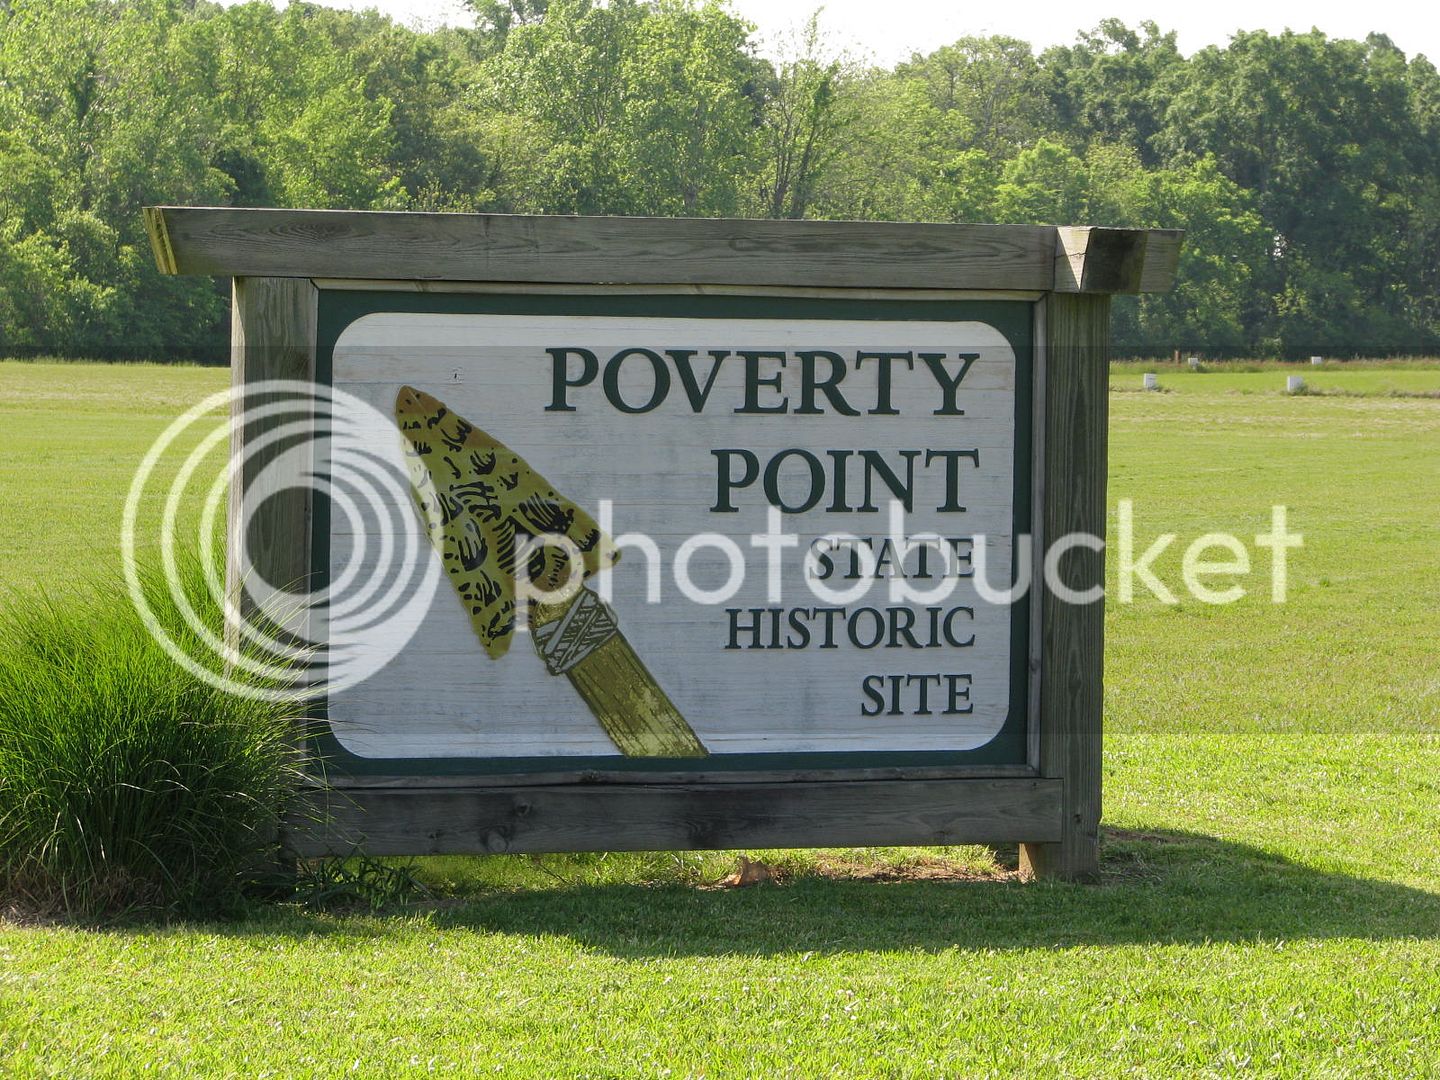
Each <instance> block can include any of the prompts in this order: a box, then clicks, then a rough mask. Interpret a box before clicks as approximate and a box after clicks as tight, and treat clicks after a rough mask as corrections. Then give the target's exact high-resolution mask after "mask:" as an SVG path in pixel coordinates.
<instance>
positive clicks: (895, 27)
mask: <svg viewBox="0 0 1440 1080" xmlns="http://www.w3.org/2000/svg"><path fill="white" fill-rule="evenodd" d="M277 2H283V0H277ZM322 2H325V3H329V4H332V5H333V6H336V7H353V8H361V7H378V8H379V9H380V10H381V11H383V12H385V13H386V14H388V15H390V16H392V17H394V18H396V19H398V20H400V21H402V22H407V23H410V22H416V23H418V24H419V25H422V26H433V25H436V24H438V23H453V24H463V23H465V22H467V21H468V19H469V16H468V14H467V13H466V9H465V8H464V6H463V5H462V4H461V3H459V2H458V0H322ZM819 6H821V4H820V3H819V0H732V2H731V7H732V9H733V10H734V11H736V12H737V13H738V14H740V15H741V16H743V17H744V18H746V19H748V20H749V21H750V22H752V23H754V24H755V25H756V26H757V27H758V28H759V31H760V35H761V38H762V42H764V43H768V42H771V41H774V40H776V39H782V40H783V39H784V38H785V37H786V36H788V34H789V32H790V31H792V30H793V29H794V28H796V27H798V26H800V25H801V24H803V23H804V22H805V20H806V19H807V18H808V17H809V15H810V13H811V12H812V11H814V10H815V8H816V7H819ZM823 6H824V12H823V14H822V15H821V26H822V27H823V28H825V29H826V30H827V32H828V34H829V36H830V37H831V39H832V40H833V41H834V43H835V44H836V45H838V46H843V47H844V48H846V49H848V50H849V51H851V52H856V53H860V54H862V55H865V54H868V55H869V56H871V57H873V59H875V60H876V61H879V62H881V63H884V64H887V65H888V64H892V63H894V62H895V61H897V60H902V59H905V58H907V57H908V56H909V55H910V53H911V52H912V51H916V50H919V51H922V52H928V51H930V50H932V49H934V48H936V47H937V46H940V45H944V44H946V43H948V42H951V41H954V40H955V39H956V38H958V37H962V36H964V35H966V34H1007V35H1009V36H1011V37H1018V38H1020V39H1022V40H1024V41H1028V42H1030V43H1031V44H1032V45H1034V46H1035V48H1036V51H1039V50H1040V49H1042V48H1044V47H1045V46H1047V45H1064V44H1069V43H1070V42H1072V41H1073V40H1074V37H1075V33H1076V31H1077V30H1081V29H1088V28H1090V27H1093V26H1094V25H1095V24H1096V23H1098V22H1099V21H1100V20H1101V19H1103V18H1106V17H1109V16H1114V17H1116V18H1119V19H1121V20H1123V21H1124V22H1126V23H1128V24H1129V25H1131V26H1135V25H1137V24H1138V23H1140V22H1141V21H1142V20H1144V19H1146V18H1151V19H1154V20H1155V21H1156V22H1157V23H1159V24H1160V28H1161V29H1162V30H1174V31H1176V32H1177V34H1178V37H1179V43H1180V49H1181V51H1182V52H1184V53H1186V54H1187V55H1188V54H1190V53H1192V52H1194V51H1195V50H1196V49H1200V48H1203V47H1205V46H1206V45H1219V44H1224V43H1225V42H1226V41H1227V40H1228V39H1229V37H1230V35H1231V34H1233V33H1234V32H1235V31H1236V30H1239V29H1245V30H1258V29H1264V30H1271V31H1277V32H1278V31H1280V30H1284V29H1286V28H1287V27H1288V28H1290V29H1292V30H1309V29H1310V28H1311V27H1317V28H1319V29H1320V30H1323V31H1324V32H1325V33H1326V34H1328V35H1329V36H1331V37H1343V38H1356V39H1363V38H1364V37H1365V35H1366V34H1367V33H1369V32H1371V31H1372V30H1377V31H1379V32H1381V33H1383V34H1388V35H1389V36H1390V39H1391V40H1392V41H1394V42H1395V44H1396V45H1398V46H1399V47H1400V48H1401V49H1403V50H1405V52H1406V53H1407V54H1410V55H1412V56H1413V55H1414V54H1415V53H1424V54H1425V55H1426V56H1428V57H1429V58H1430V59H1431V60H1434V61H1436V62H1437V63H1440V4H1436V3H1435V2H1434V0H1369V2H1368V3H1364V4H1357V3H1355V2H1354V0H1270V2H1267V3H1261V2H1258V0H1251V2H1245V0H1206V2H1204V3H1193V2H1192V3H1182V4H1160V3H1157V2H1156V0H1105V2H1103V3H1096V2H1094V0H1078V2H1077V0H1068V2H1066V0H1030V2H1028V3H1022V2H1017V0H1000V2H995V0H989V2H982V0H977V2H973V3H963V2H960V0H828V2H826V3H824V5H823ZM1426 11H1428V12H1429V14H1428V15H1427V14H1425V12H1426ZM765 51H766V52H772V51H773V49H770V48H766V49H765Z"/></svg>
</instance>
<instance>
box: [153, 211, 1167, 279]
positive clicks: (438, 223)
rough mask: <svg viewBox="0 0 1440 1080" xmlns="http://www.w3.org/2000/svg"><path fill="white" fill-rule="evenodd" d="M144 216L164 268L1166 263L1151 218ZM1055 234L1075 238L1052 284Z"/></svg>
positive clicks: (543, 272) (831, 271) (678, 271)
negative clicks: (1109, 221) (1154, 245)
mask: <svg viewBox="0 0 1440 1080" xmlns="http://www.w3.org/2000/svg"><path fill="white" fill-rule="evenodd" d="M145 222H146V227H147V230H148V231H149V234H150V239H151V246H152V248H153V249H154V252H155V261H156V265H157V266H158V267H159V268H160V270H161V272H162V273H166V274H213V275H220V274H232V275H238V276H285V277H321V278H336V279H347V280H357V281H361V280H378V279H384V280H395V279H408V280H411V281H419V282H425V281H471V282H501V281H503V282H513V283H545V282H553V283H573V284H589V285H599V284H614V285H627V284H631V285H667V284H668V285H677V284H694V285H716V286H724V285H748V286H786V287H799V288H847V289H848V288H874V287H876V286H884V287H886V288H893V289H931V290H934V289H979V290H1033V291H1038V292H1046V291H1049V290H1050V289H1051V288H1062V289H1065V290H1067V291H1081V292H1097V291H1098V292H1134V291H1136V290H1137V289H1142V288H1145V289H1155V290H1157V291H1158V290H1160V289H1163V288H1167V287H1168V282H1169V278H1170V277H1171V276H1173V273H1174V268H1173V265H1171V266H1169V268H1168V269H1166V268H1165V266H1162V265H1159V264H1158V263H1157V265H1156V267H1154V268H1151V267H1148V266H1147V265H1146V254H1145V253H1146V250H1147V246H1148V245H1147V237H1148V236H1149V235H1150V234H1151V233H1154V232H1158V231H1163V230H1144V229H1138V230H1137V229H1062V230H1057V229H1056V228H1055V227H1054V226H1052V225H965V224H961V225H941V224H916V223H912V222H884V221H772V220H767V219H759V220H750V219H746V220H741V219H734V218H619V217H529V216H521V215H507V214H420V213H391V212H372V211H348V210H269V209H236V208H209V207H174V206H162V207H148V208H146V210H145ZM1057 233H1064V234H1065V236H1066V239H1065V240H1063V241H1060V240H1057ZM1092 234H1093V235H1092ZM1176 235H1178V234H1176ZM1177 242H1178V241H1177ZM1169 243H1170V242H1169V241H1166V242H1165V243H1164V244H1161V245H1160V247H1161V248H1162V249H1163V250H1164V251H1167V252H1168V251H1169V250H1170V249H1169V248H1167V247H1166V244H1169ZM1057 244H1059V245H1060V247H1061V249H1062V250H1065V251H1067V252H1069V251H1070V249H1071V248H1072V247H1074V248H1076V251H1075V253H1074V254H1073V255H1071V254H1067V255H1066V256H1065V258H1064V259H1062V260H1061V262H1063V263H1064V267H1063V268H1060V269H1061V280H1060V281H1059V282H1057V257H1056V252H1057ZM1172 246H1173V245H1172Z"/></svg>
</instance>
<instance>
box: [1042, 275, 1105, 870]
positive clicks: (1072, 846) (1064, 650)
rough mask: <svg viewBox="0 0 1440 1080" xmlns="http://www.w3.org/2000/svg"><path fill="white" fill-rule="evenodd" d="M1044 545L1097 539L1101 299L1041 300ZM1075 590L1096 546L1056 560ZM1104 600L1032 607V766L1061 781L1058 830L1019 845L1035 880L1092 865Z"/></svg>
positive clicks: (1092, 571) (1082, 586) (1086, 576)
mask: <svg viewBox="0 0 1440 1080" xmlns="http://www.w3.org/2000/svg"><path fill="white" fill-rule="evenodd" d="M1043 302H1044V304H1045V343H1044V349H1045V357H1044V370H1045V390H1044V394H1045V430H1044V438H1043V450H1042V453H1043V457H1044V477H1045V487H1044V496H1043V519H1042V525H1041V529H1042V532H1041V535H1042V536H1043V537H1044V543H1045V546H1046V548H1047V549H1049V548H1052V547H1053V546H1054V545H1055V544H1056V542H1057V541H1059V540H1061V539H1062V538H1064V537H1067V536H1072V535H1074V534H1077V533H1078V534H1083V535H1087V536H1091V537H1099V538H1100V539H1101V540H1102V541H1103V539H1104V537H1105V505H1106V504H1105V484H1106V457H1105V454H1106V445H1107V438H1106V425H1107V422H1108V415H1109V407H1108V401H1109V371H1108V367H1109V343H1110V298H1109V297H1108V296H1103V295H1102V296H1080V295H1067V294H1064V293H1055V294H1053V295H1051V296H1049V297H1048V298H1047V299H1046V300H1045V301H1043ZM1060 573H1061V577H1062V579H1063V580H1064V582H1065V583H1066V584H1067V585H1068V586H1069V588H1070V589H1073V590H1075V591H1076V592H1081V593H1083V592H1085V591H1086V590H1092V589H1094V588H1095V587H1097V586H1099V587H1100V588H1102V589H1103V587H1104V584H1105V556H1104V552H1103V551H1095V550H1091V549H1089V548H1086V547H1075V548H1073V549H1072V550H1071V551H1070V553H1069V554H1068V555H1066V556H1065V557H1064V558H1063V559H1061V561H1060ZM1104 640H1105V605H1104V603H1103V600H1101V599H1096V600H1094V601H1093V602H1089V603H1072V602H1070V601H1069V600H1067V599H1064V598H1062V597H1060V596H1058V595H1056V593H1055V592H1054V590H1052V589H1050V588H1046V589H1045V591H1044V594H1043V596H1042V598H1041V603H1040V695H1039V696H1040V716H1039V737H1040V746H1039V758H1040V760H1039V766H1040V772H1041V775H1042V776H1048V777H1055V778H1058V779H1060V780H1061V782H1062V784H1063V794H1062V809H1061V825H1062V829H1061V835H1060V839H1059V841H1058V842H1055V843H1034V842H1027V843H1025V844H1023V845H1022V846H1021V865H1022V869H1024V870H1026V871H1027V872H1028V873H1030V874H1033V875H1035V876H1038V877H1060V878H1066V879H1080V880H1084V879H1089V878H1093V877H1095V876H1096V875H1097V874H1098V873H1099V869H1100V855H1099V841H1100V764H1101V762H1100V750H1101V746H1100V742H1101V740H1100V733H1101V716H1102V705H1103V700H1104V695H1103V674H1104Z"/></svg>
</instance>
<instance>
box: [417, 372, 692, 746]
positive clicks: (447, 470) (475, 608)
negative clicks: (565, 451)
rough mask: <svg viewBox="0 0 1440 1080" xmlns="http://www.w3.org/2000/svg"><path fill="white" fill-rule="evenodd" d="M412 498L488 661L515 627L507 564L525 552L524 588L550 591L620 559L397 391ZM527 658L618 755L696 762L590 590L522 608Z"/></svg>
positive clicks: (482, 442)
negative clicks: (560, 678) (534, 655)
mask: <svg viewBox="0 0 1440 1080" xmlns="http://www.w3.org/2000/svg"><path fill="white" fill-rule="evenodd" d="M395 422H396V424H397V425H398V426H399V428H400V431H401V433H402V434H403V435H404V436H405V443H406V447H405V449H406V463H407V465H408V466H409V471H410V482H411V490H412V494H413V495H414V496H415V501H416V504H417V506H418V507H419V510H420V514H421V517H422V519H423V520H424V522H425V524H426V528H427V531H428V533H429V535H430V542H431V545H432V546H433V547H434V548H435V550H436V552H437V553H438V554H439V556H440V559H441V562H442V565H443V566H444V568H445V571H446V575H447V577H448V578H449V580H450V584H451V585H452V586H453V587H454V590H455V594H456V596H457V597H458V598H459V600H460V602H461V604H463V605H464V608H465V613H466V615H467V617H468V618H469V621H470V625H471V627H472V628H473V629H474V631H475V634H476V636H477V637H479V639H480V643H481V645H482V646H484V648H485V651H486V652H487V653H488V654H489V655H490V657H491V659H499V658H500V657H501V656H503V655H505V653H506V652H507V651H509V648H510V642H511V639H512V638H513V636H514V632H515V623H516V615H517V609H516V603H517V601H516V590H515V577H516V560H517V558H518V557H519V556H520V555H521V554H522V553H523V552H524V551H525V548H526V541H528V540H531V539H542V538H545V537H553V538H563V539H564V540H565V541H568V543H565V544H561V543H551V544H545V545H544V546H536V547H533V549H532V550H530V551H529V553H528V557H527V560H526V566H525V570H526V572H527V574H528V579H529V581H530V582H531V583H532V585H533V586H534V587H535V588H536V589H538V590H543V591H546V592H556V591H558V590H560V589H561V587H562V586H563V585H564V584H565V583H566V582H568V581H569V580H570V579H571V576H572V571H571V564H572V559H573V558H574V557H575V555H576V554H578V557H579V559H580V570H581V573H582V575H583V576H584V577H589V576H590V575H591V574H594V573H596V572H597V571H599V570H602V569H605V568H606V567H609V566H611V565H613V564H614V563H615V561H616V559H617V558H619V552H618V551H617V550H616V549H615V547H614V546H613V544H612V543H611V541H610V538H609V537H608V536H606V535H605V534H604V533H602V532H601V531H600V527H599V526H598V525H597V524H596V523H595V520H594V519H593V518H592V517H591V516H590V515H589V514H587V513H586V512H585V511H584V510H582V509H581V508H580V507H579V506H577V505H576V504H574V503H573V502H571V501H570V500H569V499H567V498H565V497H564V496H562V495H560V494H559V493H558V492H557V491H556V490H555V489H554V487H553V486H552V485H551V484H550V482H549V481H547V480H546V479H545V478H544V477H543V476H541V475H540V474H539V473H537V472H536V471H535V470H534V469H532V468H531V467H530V466H529V465H528V464H527V463H526V462H525V461H524V460H523V459H522V458H521V457H520V456H519V455H518V454H516V453H515V452H514V451H513V450H511V449H510V448H509V447H507V446H505V445H504V444H503V443H501V442H500V441H499V440H497V439H495V438H494V437H493V436H491V435H488V434H486V433H485V432H484V431H482V430H481V429H480V428H478V427H476V426H475V425H474V424H472V423H470V422H469V421H468V420H466V419H465V418H464V417H462V416H460V415H459V414H457V413H454V412H452V411H451V410H450V409H449V408H447V407H446V406H445V405H444V403H442V402H441V401H439V400H438V399H436V398H434V397H432V396H430V395H429V394H426V393H424V392H423V391H420V390H417V389H415V388H414V387H410V386H405V387H402V388H401V389H400V392H399V393H398V394H397V395H396V398H395ZM526 615H527V618H528V622H529V629H530V634H531V638H532V640H533V641H534V644H535V649H536V651H537V652H538V653H539V654H540V658H541V660H543V661H544V663H545V668H546V670H547V671H548V672H549V673H550V674H551V675H565V676H566V677H567V678H568V679H569V680H570V682H571V684H572V685H573V686H574V687H575V689H576V690H577V691H578V692H579V694H580V696H581V698H583V699H584V701H585V703H586V705H588V706H589V708H590V711H591V713H593V714H594V716H595V719H596V720H598V721H599V722H600V726H601V727H603V728H604V729H605V731H606V733H607V734H608V735H609V736H610V739H611V741H612V742H614V743H615V745H616V747H618V748H619V750H620V752H621V753H623V754H625V755H627V756H630V757H704V756H705V755H706V754H707V753H708V751H707V750H706V749H705V746H704V745H703V744H702V743H701V742H700V740H699V739H698V738H697V737H696V735H695V732H694V731H693V730H692V729H691V727H690V725H689V724H688V723H686V721H685V718H684V717H683V716H681V715H680V711H679V710H678V709H677V708H676V707H675V704H674V702H672V701H671V700H670V698H669V696H668V695H667V694H666V693H665V691H664V690H663V689H662V688H661V686H660V684H659V683H658V682H656V681H655V677H654V676H653V675H652V674H651V673H650V671H649V670H648V669H647V668H646V667H645V665H644V663H643V662H642V661H641V660H640V657H639V656H637V655H636V654H635V650H634V649H632V648H631V647H630V643H629V642H628V641H626V640H625V637H624V635H623V634H622V633H621V632H620V627H619V624H618V623H617V621H616V618H615V613H614V612H613V611H612V610H611V609H610V607H609V605H607V604H606V603H605V602H604V601H603V600H601V599H600V597H598V596H596V595H595V593H594V592H592V591H591V590H590V589H589V588H586V587H584V586H581V587H580V588H579V589H578V590H577V591H576V592H575V594H574V595H573V597H570V598H568V599H566V600H563V601H560V602H555V603H548V602H536V601H531V602H530V609H529V611H527V612H526Z"/></svg>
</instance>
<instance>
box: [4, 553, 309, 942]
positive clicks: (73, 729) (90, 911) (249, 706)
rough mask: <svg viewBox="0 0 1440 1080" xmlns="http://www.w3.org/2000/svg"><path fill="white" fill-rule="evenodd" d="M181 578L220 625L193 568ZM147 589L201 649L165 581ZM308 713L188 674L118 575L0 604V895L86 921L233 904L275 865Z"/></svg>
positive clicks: (184, 637)
mask: <svg viewBox="0 0 1440 1080" xmlns="http://www.w3.org/2000/svg"><path fill="white" fill-rule="evenodd" d="M183 576H184V578H185V582H184V587H185V590H186V592H187V593H188V594H189V595H190V596H191V598H192V602H194V603H195V604H196V607H197V608H198V609H199V612H200V614H201V616H202V618H203V619H204V620H205V621H206V622H207V623H208V624H209V625H210V627H211V628H212V630H214V631H217V632H218V630H219V627H220V625H221V618H220V612H219V610H218V606H217V605H216V604H215V603H214V602H213V601H207V593H206V590H205V589H204V586H203V582H202V578H201V575H200V572H199V570H198V566H197V565H195V564H193V563H192V565H190V566H189V567H188V568H186V570H185V571H184V575H183ZM143 581H144V588H145V591H146V593H147V596H148V597H149V599H150V603H151V606H152V608H153V609H154V610H155V612H156V614H157V616H158V617H159V619H160V621H161V623H162V624H163V625H164V626H165V627H166V629H167V630H168V631H169V632H170V633H171V634H172V636H174V637H175V638H176V639H177V640H178V641H180V642H181V643H182V644H184V645H188V646H190V652H191V655H198V656H204V655H205V651H204V650H203V649H202V648H200V647H198V646H197V644H196V635H195V634H194V633H193V632H192V631H190V630H189V629H188V628H187V627H186V626H185V624H184V620H183V619H182V617H181V615H180V613H179V611H178V609H177V607H176V605H175V603H174V601H173V599H172V598H171V596H170V592H169V590H168V589H167V588H166V587H165V583H164V581H163V578H161V577H160V576H159V575H157V574H155V573H153V572H152V573H148V574H146V575H143ZM217 662H218V661H214V660H212V664H213V663H217ZM298 712H299V709H298V706H297V704H296V703H295V702H281V703H278V704H277V703H272V702H265V701H256V700H251V699H248V698H245V697H240V696H236V695H233V694H231V693H227V692H226V691H224V690H221V689H217V688H215V687H212V686H210V685H208V684H207V683H206V682H204V681H203V680H202V679H200V678H198V677H196V676H195V675H193V674H191V673H190V672H188V671H186V670H185V669H184V668H182V667H181V666H180V665H178V664H177V663H176V662H175V661H174V660H172V659H171V658H170V656H169V655H167V654H166V652H165V651H164V650H163V649H162V648H161V646H160V645H159V644H158V643H157V642H156V641H155V640H154V638H153V637H152V636H151V635H150V633H149V631H148V630H147V629H146V627H145V625H144V624H143V623H142V621H141V619H140V617H139V615H138V614H137V613H136V612H135V610H134V607H133V606H132V604H131V601H130V598H129V596H128V595H127V593H126V591H125V588H124V586H123V585H121V584H119V583H118V582H117V583H112V584H108V585H102V586H95V587H92V588H88V589H85V590H83V591H82V590H75V591H73V592H70V593H67V594H65V595H56V596H31V597H21V598H15V597H11V598H9V599H7V600H0V900H3V902H4V904H5V905H7V906H10V907H16V906H19V907H21V908H22V909H25V908H28V909H31V910H36V909H38V910H42V911H46V910H48V911H63V912H66V913H69V914H72V915H74V914H80V915H91V916H93V915H108V914H114V913H116V912H121V911H127V910H132V909H157V908H158V909H164V910H173V911H196V910H204V909H209V910H213V909H214V908H215V907H216V906H218V905H224V904H228V903H230V902H233V901H234V900H235V899H237V898H239V897H240V896H242V895H243V891H244V886H245V884H246V882H247V881H249V880H253V879H254V878H255V876H256V874H257V872H259V871H261V870H262V869H263V867H265V866H266V865H273V860H268V861H267V854H268V853H267V851H266V848H267V845H268V844H269V843H270V842H271V838H272V837H273V835H274V823H275V822H276V821H277V818H278V815H279V814H280V813H281V812H282V810H283V807H284V803H285V800H286V798H287V796H288V794H289V793H290V792H291V791H292V790H293V789H294V783H295V780H296V778H297V771H298V768H299V762H298V760H297V756H296V753H295V751H294V750H293V749H292V746H293V734H294V730H295V729H294V724H295V720H294V717H295V716H296V715H297V713H298Z"/></svg>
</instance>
